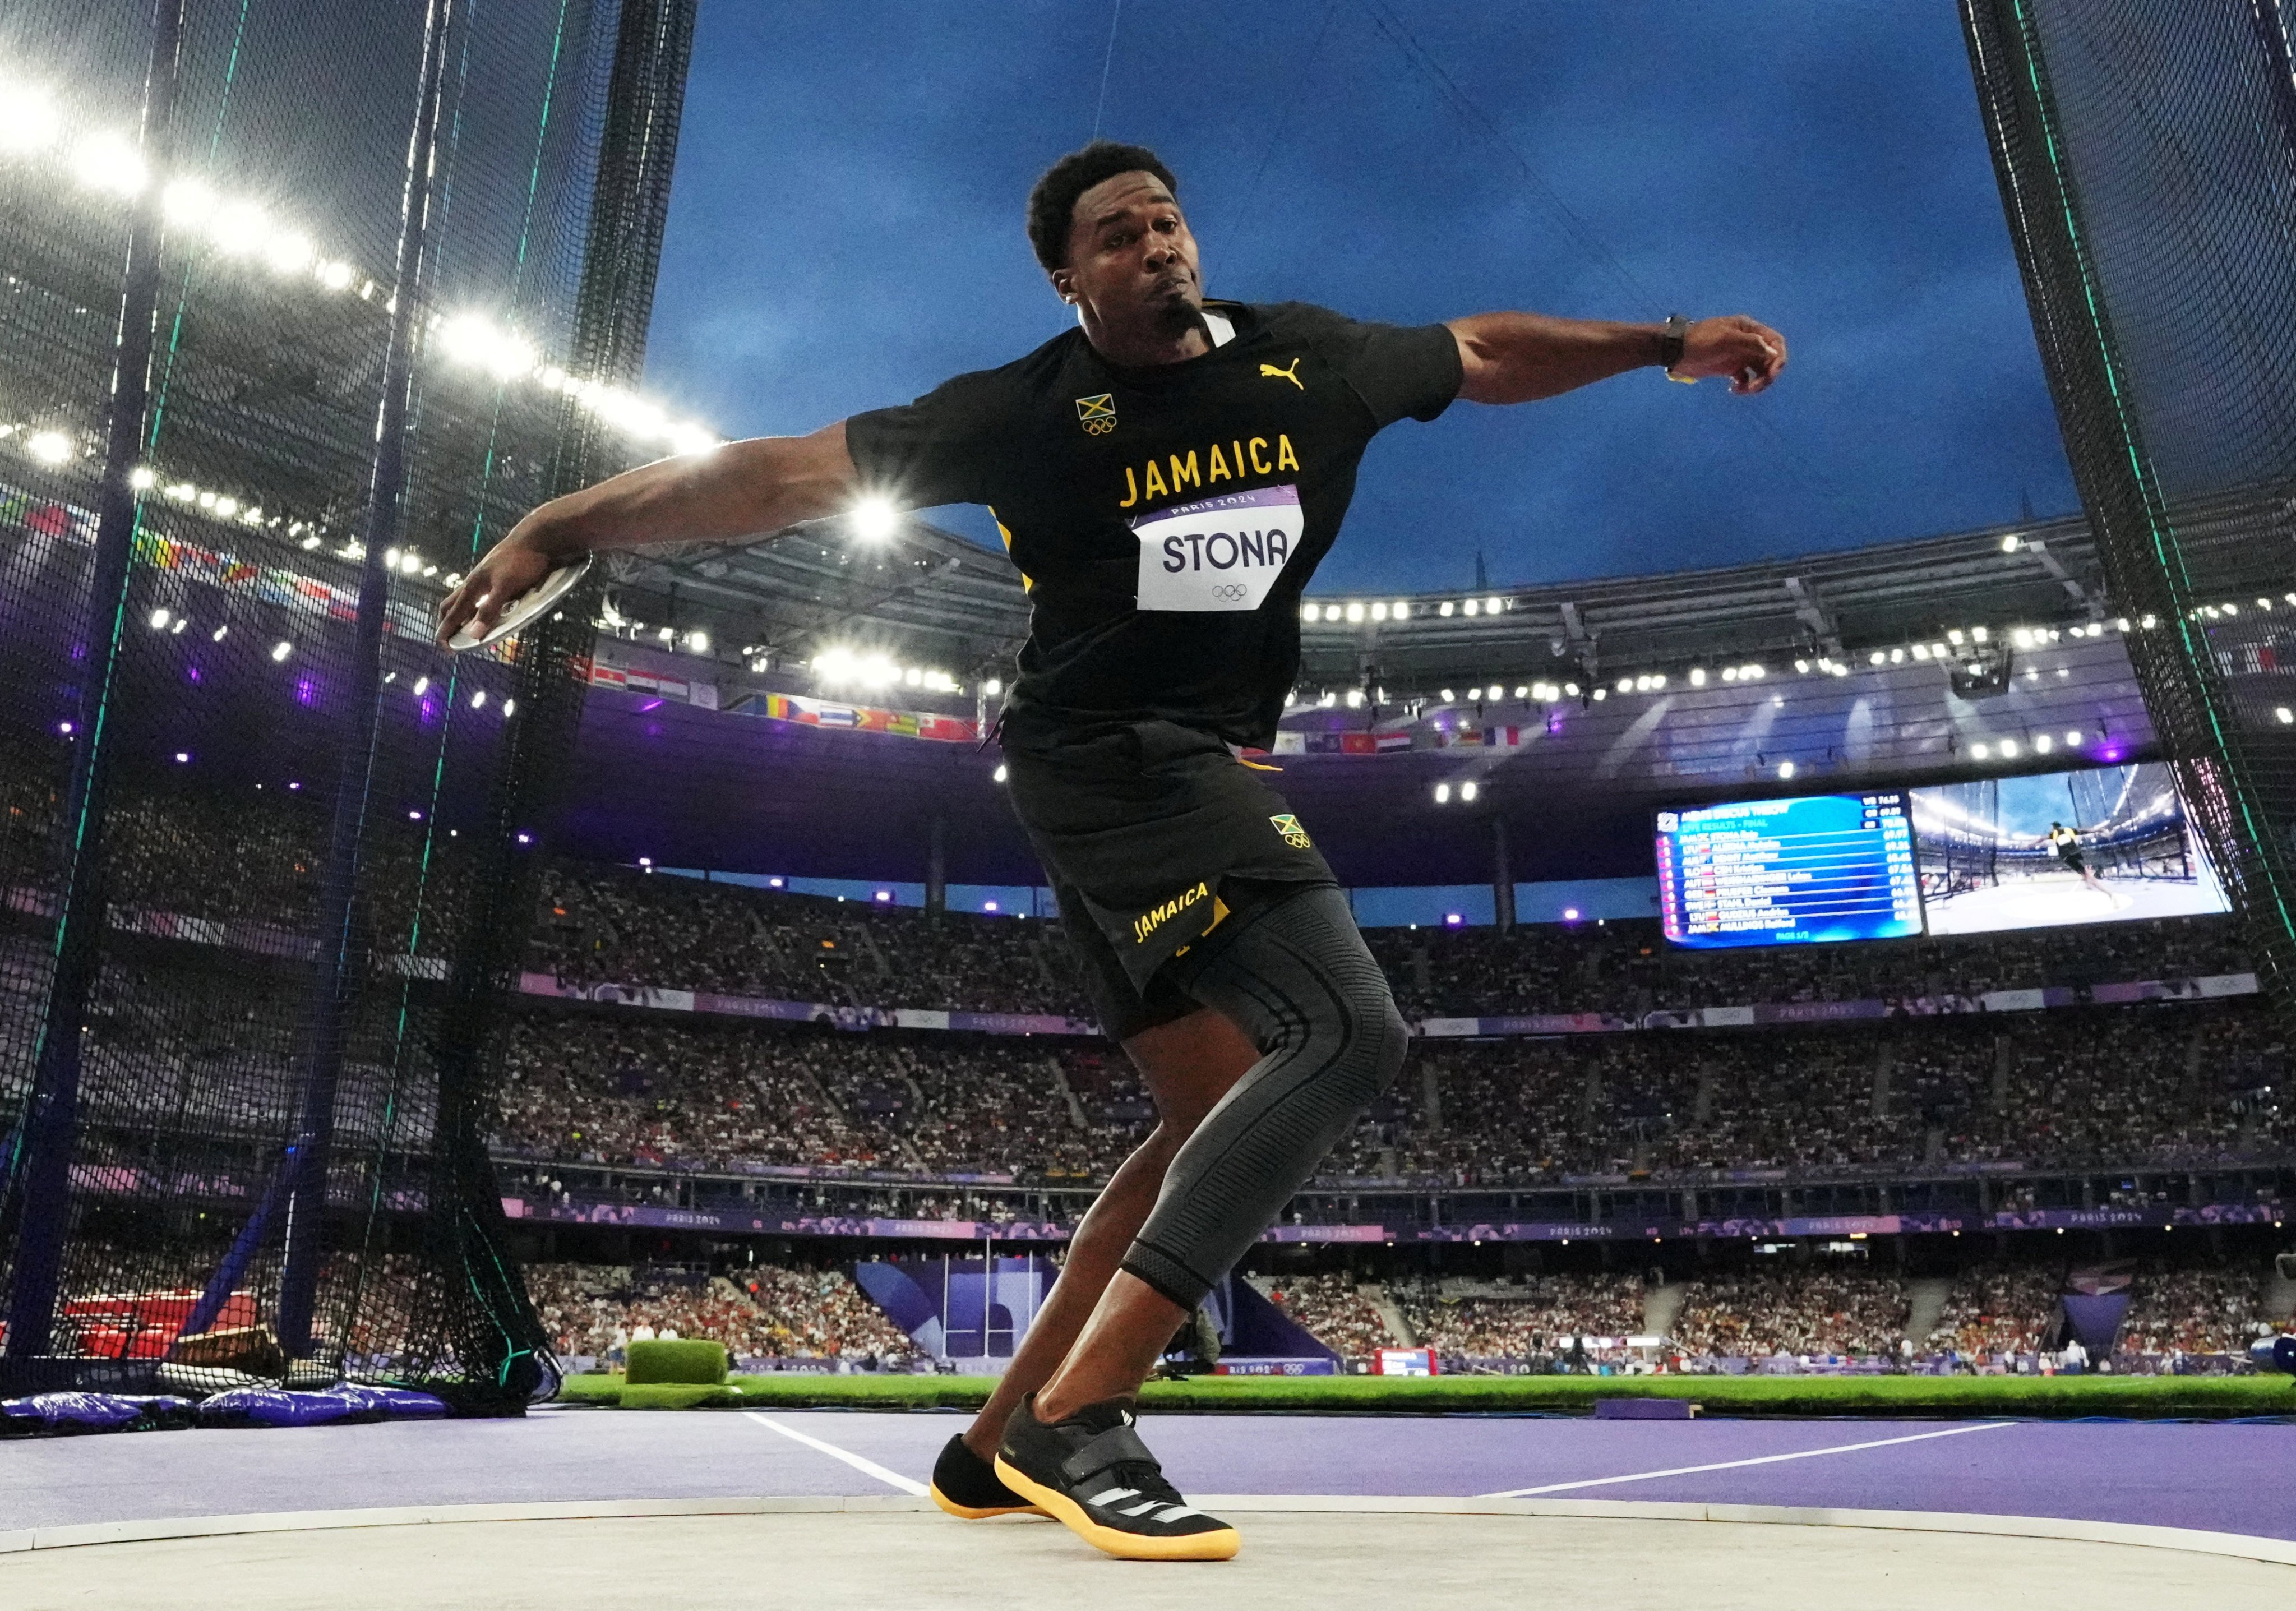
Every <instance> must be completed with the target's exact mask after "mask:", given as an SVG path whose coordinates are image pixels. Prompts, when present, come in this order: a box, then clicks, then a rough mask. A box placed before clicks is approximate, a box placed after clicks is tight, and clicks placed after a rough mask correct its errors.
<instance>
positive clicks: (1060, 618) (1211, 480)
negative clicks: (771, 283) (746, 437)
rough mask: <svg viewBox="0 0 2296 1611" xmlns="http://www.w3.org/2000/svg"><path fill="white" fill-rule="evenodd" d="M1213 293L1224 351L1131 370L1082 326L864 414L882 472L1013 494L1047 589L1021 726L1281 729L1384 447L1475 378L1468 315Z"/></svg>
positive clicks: (943, 496) (875, 472) (1030, 564)
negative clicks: (1316, 589) (1323, 599)
mask: <svg viewBox="0 0 2296 1611" xmlns="http://www.w3.org/2000/svg"><path fill="white" fill-rule="evenodd" d="M1210 308H1211V310H1212V311H1214V312H1217V313H1220V314H1223V315H1225V316H1227V318H1228V319H1229V320H1230V321H1231V322H1232V323H1233V324H1234V327H1235V337H1234V340H1233V341H1229V342H1228V343H1227V344H1226V345H1225V346H1222V347H1218V348H1216V349H1213V350H1212V351H1210V352H1208V353H1206V354H1204V355H1202V356H1201V357H1200V358H1190V359H1188V360H1186V361H1185V362H1183V363H1178V364H1171V365H1167V366H1162V367H1159V368H1152V369H1119V368H1117V367H1116V366H1113V365H1111V364H1110V363H1108V362H1107V361H1106V360H1105V359H1103V358H1101V356H1100V355H1099V354H1098V353H1097V352H1095V350H1094V349H1093V347H1092V344H1091V342H1090V341H1087V340H1086V339H1085V335H1084V333H1083V332H1082V331H1081V330H1071V331H1069V332H1067V333H1064V334H1062V335H1060V336H1057V337H1055V338H1054V339H1053V340H1052V341H1047V342H1046V343H1045V344H1044V345H1043V346H1042V347H1039V348H1038V349H1037V350H1036V351H1034V352H1032V353H1030V354H1029V356H1028V357H1027V358H1022V359H1021V360H1020V361H1019V362H1017V363H1013V364H1007V365H1005V366H1004V367H1003V368H1001V369H988V370H981V371H979V372H976V373H974V374H961V375H958V376H957V377H956V378H955V379H954V380H952V381H949V382H947V384H945V385H942V386H940V387H939V388H938V389H937V390H933V391H931V392H930V393H928V394H927V395H926V396H924V397H922V398H919V399H917V400H916V401H915V402H914V403H911V404H909V405H907V406H906V407H898V408H881V409H878V410H876V411H875V412H873V413H869V414H858V415H854V416H853V417H852V418H851V419H849V420H848V421H847V422H846V426H845V430H846V436H845V440H846V445H847V447H848V448H849V449H850V450H851V452H852V455H853V462H854V464H856V465H857V467H858V468H859V470H860V472H861V476H862V479H863V481H865V482H867V483H868V484H869V485H870V486H872V487H873V488H875V489H881V490H882V491H884V492H886V493H887V494H889V495H890V496H892V497H896V498H897V499H898V500H899V501H901V502H902V503H904V504H906V505H910V506H917V505H933V504H986V505H988V506H989V508H990V510H991V511H992V512H993V513H994V514H995V515H996V523H997V528H998V530H1000V531H1002V532H1003V534H1004V538H1005V551H1006V552H1007V553H1008V554H1010V555H1012V558H1013V564H1014V565H1016V566H1018V567H1019V569H1020V571H1021V582H1022V585H1023V586H1025V587H1026V588H1028V589H1029V599H1030V602H1031V604H1032V606H1033V611H1032V616H1031V621H1030V624H1029V641H1028V644H1027V645H1026V646H1025V647H1023V648H1022V650H1021V665H1020V676H1019V677H1018V678H1017V679H1016V680H1015V682H1014V684H1013V691H1012V694H1011V695H1010V696H1009V697H1008V699H1007V700H1006V703H1005V718H1006V719H1005V731H1006V733H1007V734H1008V735H1009V736H1012V737H1013V738H1015V739H1016V740H1018V741H1019V742H1021V743H1023V744H1029V743H1051V742H1057V741H1059V740H1060V739H1062V738H1064V737H1069V736H1078V735H1080V734H1083V733H1088V732H1091V731H1093V730H1095V729H1097V728H1103V727H1108V726H1111V725H1114V724H1118V723H1123V722H1130V721H1139V720H1144V719H1163V720H1167V721H1174V722H1178V723H1180V724H1182V725H1184V726H1186V727H1197V728H1201V729H1202V730H1204V731H1206V732H1210V733H1213V734H1216V735H1218V736H1219V737H1221V738H1223V739H1226V740H1227V741H1229V742H1231V743H1234V744H1251V745H1259V746H1265V745H1267V744H1271V743H1272V742H1273V741H1274V736H1275V723H1276V719H1277V718H1279V717H1280V716H1282V714H1283V696H1284V695H1285V693H1286V691H1288V690H1289V689H1290V688H1291V686H1292V679H1293V678H1294V677H1295V676H1296V675H1297V674H1298V671H1299V665H1300V594H1301V593H1302V592H1303V591H1304V590H1305V589H1306V588H1307V585H1308V578H1309V577H1310V576H1312V575H1314V574H1315V571H1316V565H1317V563H1320V562H1321V561H1322V559H1323V557H1324V554H1325V553H1326V552H1327V551H1328V550H1329V549H1330V547H1331V546H1332V539H1333V538H1334V537H1336V536H1337V535H1338V533H1339V529H1340V521H1341V517H1342V516H1343V515H1345V514H1347V509H1348V502H1349V499H1350V498H1351V497H1353V496H1354V495H1355V484H1356V465H1357V464H1358V463H1359V462H1360V461H1361V460H1362V458H1363V452H1364V448H1365V447H1366V446H1368V445H1369V443H1370V441H1371V439H1372V438H1373V437H1374V435H1376V434H1377V433H1378V432H1381V431H1382V430H1384V429H1385V428H1386V427H1387V426H1389V425H1391V424H1393V423H1395V422H1396V421H1398V420H1399V419H1402V418H1405V417H1406V415H1407V416H1409V417H1411V418H1414V419H1422V420H1431V419H1433V418H1434V417H1435V416H1436V415H1439V414H1441V413H1442V412H1443V410H1444V409H1445V408H1447V407H1449V406H1450V403H1451V399H1453V398H1454V397H1456V396H1457V395H1458V390H1459V382H1460V378H1461V370H1460V365H1459V350H1458V344H1457V342H1456V340H1455V339H1454V338H1453V336H1452V334H1451V332H1450V331H1449V330H1448V329H1447V327H1445V326H1444V325H1423V326H1420V327H1418V328H1414V329H1406V328H1402V327H1399V326H1397V325H1369V324H1360V323H1357V321H1355V320H1353V319H1348V318H1343V317H1341V316H1340V315H1338V314H1335V313H1332V312H1330V311H1328V310H1326V309H1324V308H1314V307H1310V306H1308V305H1307V304H1306V303H1301V302H1282V303H1275V304H1272V305H1267V306H1258V305H1243V304H1237V303H1212V304H1210Z"/></svg>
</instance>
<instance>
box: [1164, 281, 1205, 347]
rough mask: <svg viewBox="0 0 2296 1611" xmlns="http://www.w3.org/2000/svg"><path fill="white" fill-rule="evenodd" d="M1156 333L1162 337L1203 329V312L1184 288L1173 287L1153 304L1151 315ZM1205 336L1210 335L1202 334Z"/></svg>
mask: <svg viewBox="0 0 2296 1611" xmlns="http://www.w3.org/2000/svg"><path fill="white" fill-rule="evenodd" d="M1152 317H1153V319H1154V321H1155V325H1156V333H1157V334H1159V335H1162V336H1181V335H1185V334H1186V333H1188V332H1189V331H1191V330H1203V329H1204V310H1203V308H1202V307H1201V305H1200V304H1199V303H1198V302H1197V301H1196V300H1195V299H1194V298H1193V297H1191V296H1190V295H1189V294H1188V293H1187V291H1186V289H1185V287H1175V288H1174V289H1173V291H1172V293H1171V294H1170V295H1169V296H1168V297H1166V298H1164V299H1163V300H1161V301H1159V302H1158V303H1156V304H1155V308H1154V311H1153V313H1152ZM1204 333H1205V334H1206V335H1208V336H1209V335H1210V331H1208V330H1206V331H1205V332H1204Z"/></svg>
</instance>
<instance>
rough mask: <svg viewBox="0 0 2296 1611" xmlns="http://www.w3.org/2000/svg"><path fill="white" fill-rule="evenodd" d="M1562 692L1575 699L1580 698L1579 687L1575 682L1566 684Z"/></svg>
mask: <svg viewBox="0 0 2296 1611" xmlns="http://www.w3.org/2000/svg"><path fill="white" fill-rule="evenodd" d="M1562 691H1563V692H1564V693H1565V694H1567V695H1570V697H1571V698H1573V699H1576V698H1578V697H1579V685H1578V684H1577V683H1575V682H1566V683H1564V684H1563V685H1562Z"/></svg>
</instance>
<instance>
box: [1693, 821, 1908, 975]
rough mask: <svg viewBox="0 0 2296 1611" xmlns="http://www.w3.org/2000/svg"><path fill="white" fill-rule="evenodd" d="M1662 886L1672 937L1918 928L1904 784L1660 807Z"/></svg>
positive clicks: (1885, 935)
mask: <svg viewBox="0 0 2296 1611" xmlns="http://www.w3.org/2000/svg"><path fill="white" fill-rule="evenodd" d="M1658 894H1659V908H1660V911H1661V913H1662V915H1663V917H1664V922H1665V929H1666V937H1667V938H1668V939H1669V940H1671V941H1674V942H1675V943H1676V944H1677V945H1685V946H1698V947H1718V946H1734V945H1799V944H1808V943H1815V942H1819V941H1833V940H1897V939H1902V938H1904V937H1906V936H1907V935H1912V934H1919V933H1921V932H1922V898H1921V877H1920V874H1919V872H1918V871H1917V870H1916V868H1915V862H1914V826H1913V813H1912V809H1911V806H1910V803H1909V801H1908V798H1907V793H1906V792H1905V791H1904V790H1901V789H1899V790H1886V791H1880V792H1876V793H1863V794H1814V795H1806V796H1804V797H1802V798H1800V799H1794V800H1754V801H1736V802H1733V803H1727V804H1723V805H1710V806H1698V807H1694V808H1692V809H1690V810H1677V811H1661V812H1660V813H1659V814H1658Z"/></svg>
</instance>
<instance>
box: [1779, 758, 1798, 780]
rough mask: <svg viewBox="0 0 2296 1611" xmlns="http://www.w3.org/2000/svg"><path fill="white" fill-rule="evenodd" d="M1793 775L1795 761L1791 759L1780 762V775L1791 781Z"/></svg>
mask: <svg viewBox="0 0 2296 1611" xmlns="http://www.w3.org/2000/svg"><path fill="white" fill-rule="evenodd" d="M1793 775H1794V763H1793V762H1792V761H1791V760H1782V761H1780V762H1778V776H1779V777H1782V778H1785V779H1787V780H1789V781H1791V780H1792V777H1793Z"/></svg>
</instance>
